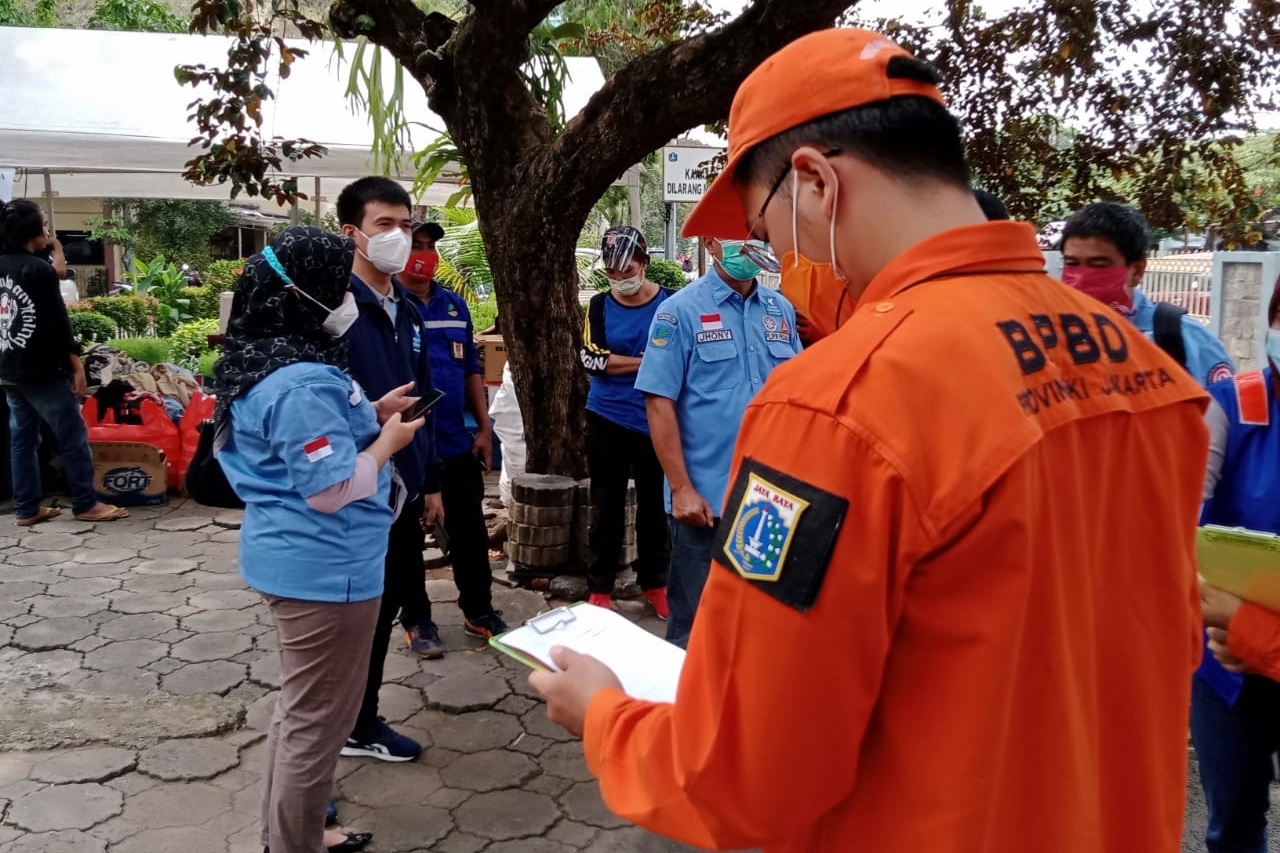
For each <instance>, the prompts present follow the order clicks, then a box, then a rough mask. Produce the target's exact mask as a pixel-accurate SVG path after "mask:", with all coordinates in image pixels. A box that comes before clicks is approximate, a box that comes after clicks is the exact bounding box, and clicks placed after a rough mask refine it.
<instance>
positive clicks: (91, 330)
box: [67, 311, 116, 344]
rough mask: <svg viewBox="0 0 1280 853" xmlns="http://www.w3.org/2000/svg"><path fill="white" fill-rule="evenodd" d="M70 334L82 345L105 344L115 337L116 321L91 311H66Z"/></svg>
mask: <svg viewBox="0 0 1280 853" xmlns="http://www.w3.org/2000/svg"><path fill="white" fill-rule="evenodd" d="M67 319H69V320H70V321H71V334H73V335H75V336H76V340H77V341H79V342H80V343H82V344H100V343H105V342H107V341H109V340H111V339H112V338H114V337H115V336H116V321H115V320H112V319H111V318H110V317H107V316H104V315H102V314H95V313H94V312H92V311H68V312H67Z"/></svg>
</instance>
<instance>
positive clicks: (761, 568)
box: [724, 473, 809, 582]
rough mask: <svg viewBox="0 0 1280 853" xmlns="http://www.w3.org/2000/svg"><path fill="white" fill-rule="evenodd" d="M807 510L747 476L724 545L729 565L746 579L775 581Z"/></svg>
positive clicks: (764, 482)
mask: <svg viewBox="0 0 1280 853" xmlns="http://www.w3.org/2000/svg"><path fill="white" fill-rule="evenodd" d="M808 508H809V502H808V501H806V500H802V499H800V498H799V497H797V496H795V495H793V494H791V493H790V492H788V491H785V490H783V489H780V488H778V487H777V486H775V485H774V484H773V483H770V482H769V481H768V480H766V479H765V478H764V477H761V476H760V475H759V474H756V473H748V474H747V488H746V492H745V493H744V494H743V496H742V501H741V503H739V504H738V511H737V514H736V515H734V517H733V522H732V526H731V527H730V528H729V536H728V538H727V540H726V541H725V545H724V553H725V557H726V559H727V560H728V561H729V565H731V566H732V567H733V568H734V569H736V570H737V572H738V574H740V575H742V576H743V577H744V578H746V579H747V580H758V581H769V582H774V581H777V580H778V577H779V575H781V574H782V566H783V563H784V562H785V561H786V559H787V552H788V551H790V550H791V540H792V538H793V537H794V536H795V533H796V527H797V525H798V524H799V521H800V516H802V515H803V514H804V511H805V510H807V509H808Z"/></svg>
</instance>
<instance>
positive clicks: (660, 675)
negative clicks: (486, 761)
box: [494, 604, 685, 702]
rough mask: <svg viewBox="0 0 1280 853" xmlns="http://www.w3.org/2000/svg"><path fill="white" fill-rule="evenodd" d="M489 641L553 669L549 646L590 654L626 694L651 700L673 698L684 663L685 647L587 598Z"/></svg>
mask: <svg viewBox="0 0 1280 853" xmlns="http://www.w3.org/2000/svg"><path fill="white" fill-rule="evenodd" d="M494 641H495V642H494V644H495V645H497V646H498V647H499V648H501V647H503V646H506V647H508V648H510V649H513V650H515V651H517V652H520V653H522V654H524V655H527V656H528V657H530V658H533V659H534V660H536V661H538V662H539V663H541V664H543V665H544V666H546V667H547V668H548V669H552V670H555V669H557V667H556V665H555V664H554V663H553V662H552V661H551V649H552V647H554V646H564V647H566V648H570V649H573V650H574V651H575V652H581V653H583V654H585V655H591V656H592V657H594V658H597V659H598V660H600V661H601V662H602V663H603V664H604V665H605V666H607V667H609V668H610V669H611V670H613V672H614V674H616V675H617V676H618V680H619V681H621V682H622V689H623V690H624V691H625V692H626V694H627V695H628V696H633V697H635V698H636V699H647V700H649V701H651V702H674V701H675V699H676V686H677V685H678V684H679V682H680V670H681V668H683V667H684V657H685V654H684V649H682V648H680V647H679V646H674V645H672V644H671V643H668V642H667V641H666V640H663V639H662V638H660V637H656V636H654V635H653V634H650V633H649V632H648V631H646V630H645V629H644V628H641V627H640V626H638V625H636V624H634V623H632V622H631V621H629V620H628V619H626V617H623V616H620V615H618V614H617V613H614V612H613V611H612V610H606V609H605V608H603V607H595V606H593V605H590V604H579V605H576V606H574V607H557V608H556V609H555V610H551V611H549V612H547V613H543V614H541V615H539V616H535V617H534V618H533V619H530V620H529V621H528V622H527V623H526V624H525V625H523V626H521V627H519V628H516V629H514V630H512V631H508V632H506V633H505V634H502V635H501V636H499V637H495V638H494Z"/></svg>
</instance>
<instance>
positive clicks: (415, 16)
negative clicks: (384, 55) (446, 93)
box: [329, 0, 458, 82]
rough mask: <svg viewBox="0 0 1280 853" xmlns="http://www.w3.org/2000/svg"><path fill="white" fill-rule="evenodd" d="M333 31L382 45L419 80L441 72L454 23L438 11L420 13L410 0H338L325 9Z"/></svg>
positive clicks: (430, 77)
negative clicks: (443, 52)
mask: <svg viewBox="0 0 1280 853" xmlns="http://www.w3.org/2000/svg"><path fill="white" fill-rule="evenodd" d="M329 20H330V22H331V23H332V24H333V29H334V32H336V33H337V34H338V35H340V36H342V37H343V38H359V37H360V36H365V37H366V38H368V39H369V41H371V42H373V43H374V44H376V45H379V46H381V47H384V48H386V49H387V50H388V51H389V52H390V53H391V55H392V56H394V57H395V58H396V60H397V61H398V62H399V63H400V64H401V65H403V66H404V67H405V69H406V70H407V71H408V72H409V73H410V74H411V75H413V76H414V77H416V78H417V79H419V80H421V81H424V82H425V81H427V80H436V79H439V78H440V77H442V76H444V75H445V74H446V73H447V72H448V70H449V65H448V63H447V62H446V61H445V60H444V59H443V58H442V56H441V53H442V50H443V48H444V46H445V45H446V44H447V43H448V41H449V39H450V37H452V35H453V33H454V30H455V29H457V26H458V25H457V23H456V22H455V21H453V19H451V18H449V17H448V16H446V15H441V14H440V13H438V12H432V13H431V14H426V13H424V12H423V11H422V10H421V9H419V8H418V7H417V6H416V5H414V3H413V0H338V2H336V3H334V4H333V6H332V7H331V8H330V10H329Z"/></svg>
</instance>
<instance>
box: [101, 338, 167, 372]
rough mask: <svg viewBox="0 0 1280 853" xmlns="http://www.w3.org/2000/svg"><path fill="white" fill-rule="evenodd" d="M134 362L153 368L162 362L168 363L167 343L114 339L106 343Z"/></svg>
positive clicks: (153, 340)
mask: <svg viewBox="0 0 1280 853" xmlns="http://www.w3.org/2000/svg"><path fill="white" fill-rule="evenodd" d="M107 345H108V346H113V347H115V348H116V349H118V350H120V351H121V352H123V353H124V354H125V355H127V356H129V358H131V359H133V360H134V361H145V362H146V363H147V364H149V365H151V366H152V367H155V366H156V365H157V364H160V363H162V362H166V361H170V360H171V359H170V351H171V350H170V346H169V342H168V341H167V340H165V339H164V338H116V339H115V340H112V341H107Z"/></svg>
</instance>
